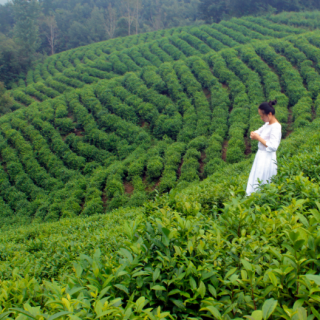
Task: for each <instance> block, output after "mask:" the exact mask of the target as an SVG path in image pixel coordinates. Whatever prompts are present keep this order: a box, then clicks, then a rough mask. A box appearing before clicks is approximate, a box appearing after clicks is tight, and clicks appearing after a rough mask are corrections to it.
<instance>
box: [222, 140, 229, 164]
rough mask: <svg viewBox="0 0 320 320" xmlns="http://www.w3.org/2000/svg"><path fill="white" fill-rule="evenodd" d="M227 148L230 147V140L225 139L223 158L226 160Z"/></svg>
mask: <svg viewBox="0 0 320 320" xmlns="http://www.w3.org/2000/svg"><path fill="white" fill-rule="evenodd" d="M227 149H228V140H225V141H224V142H223V144H222V160H223V161H226V159H227Z"/></svg>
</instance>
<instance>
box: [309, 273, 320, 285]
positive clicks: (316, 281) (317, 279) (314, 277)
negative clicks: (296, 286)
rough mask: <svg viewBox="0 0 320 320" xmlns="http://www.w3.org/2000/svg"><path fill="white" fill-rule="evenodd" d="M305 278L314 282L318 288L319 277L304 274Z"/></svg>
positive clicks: (319, 283)
mask: <svg viewBox="0 0 320 320" xmlns="http://www.w3.org/2000/svg"><path fill="white" fill-rule="evenodd" d="M306 278H308V279H309V280H312V281H314V282H315V283H316V284H317V285H318V286H320V276H316V275H314V274H306Z"/></svg>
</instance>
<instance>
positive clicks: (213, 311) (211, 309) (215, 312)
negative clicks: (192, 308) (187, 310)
mask: <svg viewBox="0 0 320 320" xmlns="http://www.w3.org/2000/svg"><path fill="white" fill-rule="evenodd" d="M200 311H209V312H210V313H211V314H212V315H213V316H214V317H216V318H217V319H222V317H221V314H220V312H219V310H218V309H217V308H215V307H213V306H208V307H205V308H202V309H200Z"/></svg>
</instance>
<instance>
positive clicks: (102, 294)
mask: <svg viewBox="0 0 320 320" xmlns="http://www.w3.org/2000/svg"><path fill="white" fill-rule="evenodd" d="M110 288H111V287H110V286H108V287H105V288H104V289H102V290H101V292H100V294H99V297H98V299H99V300H100V299H101V298H102V297H103V296H104V295H105V294H106V293H107V292H108V291H109V289H110Z"/></svg>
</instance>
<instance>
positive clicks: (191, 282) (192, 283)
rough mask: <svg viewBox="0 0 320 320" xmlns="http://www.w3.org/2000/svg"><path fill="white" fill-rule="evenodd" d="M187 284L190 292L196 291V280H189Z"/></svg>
mask: <svg viewBox="0 0 320 320" xmlns="http://www.w3.org/2000/svg"><path fill="white" fill-rule="evenodd" d="M189 282H190V286H191V289H192V290H195V289H197V283H196V280H194V279H193V277H190V278H189Z"/></svg>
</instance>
